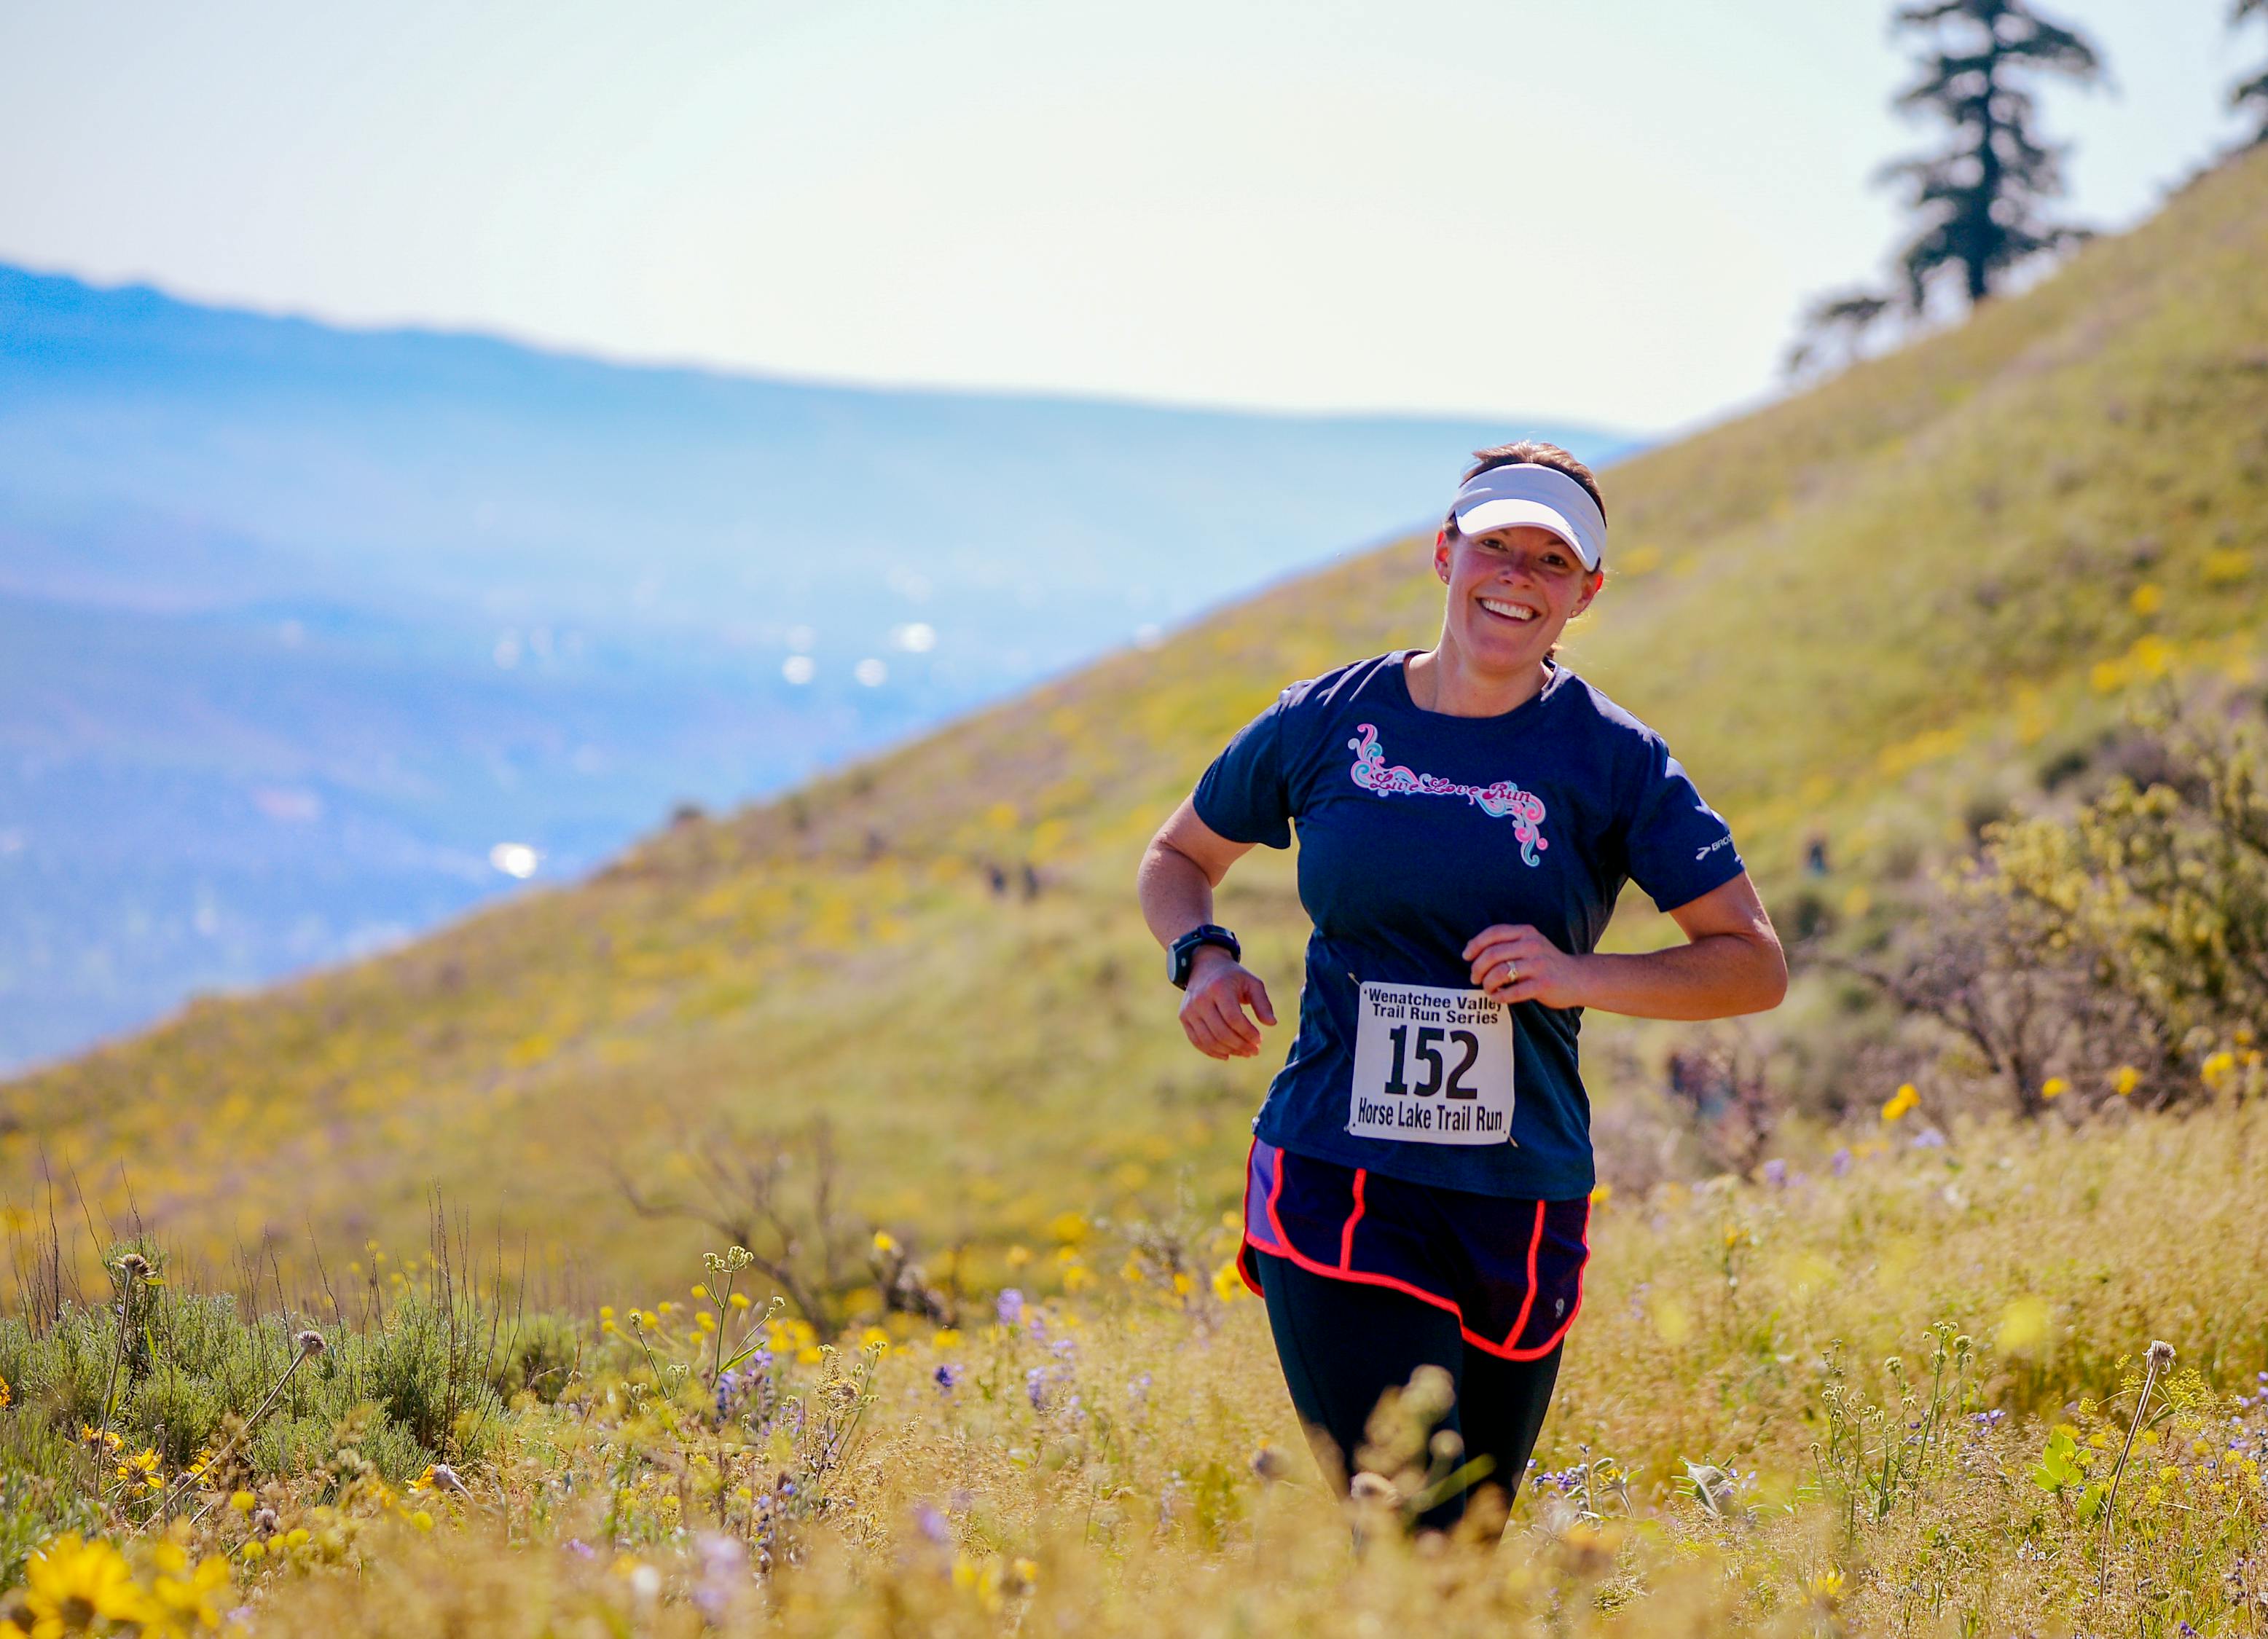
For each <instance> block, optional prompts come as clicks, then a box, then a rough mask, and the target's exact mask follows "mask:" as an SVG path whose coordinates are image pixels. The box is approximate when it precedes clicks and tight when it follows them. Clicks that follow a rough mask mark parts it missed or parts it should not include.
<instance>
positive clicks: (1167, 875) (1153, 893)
mask: <svg viewBox="0 0 2268 1639" xmlns="http://www.w3.org/2000/svg"><path fill="white" fill-rule="evenodd" d="M1134 891H1135V893H1136V895H1137V897H1138V898H1139V900H1141V904H1142V920H1143V921H1144V922H1147V923H1149V924H1150V932H1151V933H1152V936H1154V937H1156V939H1157V941H1158V943H1159V944H1166V945H1170V944H1173V942H1174V941H1175V940H1176V939H1178V938H1180V937H1182V935H1183V934H1185V933H1187V932H1188V931H1189V930H1190V929H1192V928H1195V927H1199V926H1201V925H1203V924H1204V923H1205V922H1211V920H1212V881H1211V878H1209V877H1207V876H1206V875H1205V872H1204V867H1203V866H1202V865H1200V864H1197V861H1196V860H1194V859H1191V858H1190V857H1189V856H1188V855H1187V854H1184V853H1182V851H1181V849H1177V848H1175V847H1174V846H1173V845H1172V844H1171V843H1170V842H1163V841H1160V842H1152V843H1151V844H1150V847H1149V851H1148V852H1146V853H1145V854H1144V855H1143V856H1142V865H1141V869H1140V870H1139V871H1137V872H1136V873H1135V877H1134Z"/></svg>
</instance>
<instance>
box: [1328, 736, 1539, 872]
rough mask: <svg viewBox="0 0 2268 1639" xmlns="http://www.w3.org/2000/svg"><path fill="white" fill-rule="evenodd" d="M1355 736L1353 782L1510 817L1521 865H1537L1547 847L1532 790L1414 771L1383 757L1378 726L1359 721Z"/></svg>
mask: <svg viewBox="0 0 2268 1639" xmlns="http://www.w3.org/2000/svg"><path fill="white" fill-rule="evenodd" d="M1355 727H1356V728H1357V729H1359V731H1361V732H1360V735H1359V738H1358V739H1351V740H1349V741H1348V742H1347V749H1348V750H1349V751H1351V752H1352V753H1354V767H1353V768H1350V769H1349V770H1347V772H1348V774H1349V775H1350V776H1351V777H1352V779H1353V781H1354V783H1356V784H1357V785H1359V786H1360V787H1362V789H1363V790H1366V791H1373V792H1375V793H1376V794H1377V795H1379V796H1381V797H1463V798H1464V799H1465V800H1466V801H1467V802H1469V803H1471V804H1472V805H1474V806H1476V807H1477V808H1478V809H1479V810H1480V811H1481V812H1483V813H1484V814H1486V815H1488V816H1489V818H1490V819H1491V820H1502V819H1505V818H1506V817H1509V818H1510V819H1511V820H1512V834H1513V836H1514V837H1516V838H1518V839H1519V842H1520V859H1521V864H1528V865H1533V864H1538V863H1540V862H1539V861H1538V860H1537V859H1536V857H1535V856H1536V855H1537V854H1538V853H1539V852H1541V851H1542V850H1543V849H1547V848H1549V847H1550V846H1551V844H1550V843H1549V842H1546V841H1544V839H1543V798H1542V797H1538V796H1537V795H1536V794H1535V792H1533V791H1523V790H1521V789H1520V787H1518V786H1517V785H1514V784H1513V783H1512V782H1511V781H1510V780H1499V781H1498V782H1497V783H1495V784H1493V785H1459V784H1458V783H1456V782H1454V780H1445V779H1442V778H1441V777H1440V775H1432V774H1418V773H1414V772H1412V771H1411V770H1410V769H1409V768H1403V767H1402V766H1401V765H1399V764H1396V763H1388V761H1386V748H1385V747H1384V746H1381V745H1380V744H1379V743H1378V730H1377V729H1376V728H1374V727H1373V726H1372V725H1371V724H1367V723H1358V724H1355Z"/></svg>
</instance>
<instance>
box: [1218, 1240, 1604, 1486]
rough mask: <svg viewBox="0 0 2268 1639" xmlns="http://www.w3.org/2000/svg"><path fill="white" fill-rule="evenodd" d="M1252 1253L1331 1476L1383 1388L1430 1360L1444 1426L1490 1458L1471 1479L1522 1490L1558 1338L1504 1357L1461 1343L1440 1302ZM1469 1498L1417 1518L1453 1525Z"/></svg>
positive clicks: (1339, 1474)
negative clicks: (1447, 1384) (1442, 1397)
mask: <svg viewBox="0 0 2268 1639" xmlns="http://www.w3.org/2000/svg"><path fill="white" fill-rule="evenodd" d="M1254 1261H1256V1263H1257V1264H1258V1265H1259V1266H1260V1290H1262V1292H1263V1293H1264V1294H1265V1295H1266V1297H1267V1299H1268V1327H1269V1329H1270V1331H1272V1332H1273V1333H1274V1334H1276V1353H1277V1356H1278V1358H1280V1359H1281V1360H1282V1361H1283V1363H1284V1382H1285V1385H1286V1386H1287V1387H1288V1388H1290V1390H1291V1391H1292V1406H1293V1407H1294V1408H1296V1409H1297V1410H1298V1412H1299V1414H1300V1422H1304V1423H1306V1424H1307V1437H1308V1439H1309V1440H1310V1441H1311V1442H1314V1444H1315V1445H1316V1451H1315V1457H1316V1460H1317V1461H1318V1462H1320V1463H1321V1464H1322V1467H1323V1472H1324V1473H1325V1474H1327V1475H1329V1477H1330V1478H1331V1480H1332V1481H1333V1483H1335V1484H1337V1486H1338V1487H1339V1488H1341V1489H1342V1490H1344V1488H1345V1486H1346V1482H1347V1474H1348V1471H1349V1470H1350V1469H1351V1468H1352V1467H1353V1466H1354V1454H1355V1452H1358V1451H1359V1450H1360V1449H1361V1447H1362V1444H1363V1427H1364V1425H1365V1424H1366V1423H1367V1422H1369V1421H1370V1414H1371V1411H1372V1408H1373V1407H1375V1406H1376V1405H1377V1404H1378V1397H1379V1396H1380V1395H1381V1394H1382V1393H1385V1392H1386V1391H1387V1390H1388V1389H1389V1388H1399V1387H1401V1386H1402V1385H1404V1384H1406V1383H1408V1382H1409V1381H1410V1373H1412V1372H1414V1371H1417V1370H1418V1367H1419V1366H1422V1365H1436V1366H1440V1368H1442V1370H1444V1371H1447V1373H1448V1374H1449V1380H1450V1381H1451V1383H1452V1384H1454V1385H1455V1388H1456V1393H1457V1398H1456V1403H1455V1404H1454V1405H1453V1406H1452V1407H1450V1408H1449V1413H1448V1415H1447V1416H1446V1417H1444V1418H1443V1419H1442V1420H1441V1422H1440V1425H1439V1426H1440V1427H1441V1428H1445V1429H1454V1430H1456V1431H1457V1433H1458V1435H1459V1436H1460V1437H1462V1439H1463V1441H1464V1443H1465V1456H1466V1459H1467V1460H1468V1461H1469V1460H1471V1459H1474V1458H1477V1457H1482V1456H1485V1457H1487V1458H1488V1459H1490V1461H1491V1465H1492V1466H1491V1469H1490V1472H1489V1475H1488V1478H1487V1479H1486V1480H1484V1481H1478V1482H1477V1483H1479V1484H1484V1485H1499V1486H1501V1487H1503V1488H1504V1494H1505V1499H1506V1501H1507V1502H1509V1501H1510V1500H1511V1499H1512V1498H1513V1496H1515V1495H1517V1493H1518V1492H1519V1489H1520V1482H1521V1478H1522V1477H1523V1476H1524V1475H1525V1474H1526V1473H1527V1470H1528V1455H1529V1453H1531V1452H1534V1451H1535V1436H1536V1431H1537V1430H1540V1429H1541V1428H1542V1427H1543V1410H1544V1407H1547V1406H1549V1405H1550V1403H1551V1388H1552V1385H1553V1384H1555V1383H1556V1382H1557V1381H1558V1378H1559V1351H1560V1349H1562V1348H1563V1347H1565V1345H1564V1344H1554V1345H1553V1346H1552V1349H1551V1352H1550V1354H1548V1355H1545V1356H1543V1357H1542V1358H1540V1359H1536V1360H1506V1359H1503V1358H1501V1357H1500V1356H1496V1355H1491V1354H1487V1353H1484V1351H1482V1350H1480V1349H1475V1348H1473V1347H1472V1346H1471V1345H1470V1344H1469V1343H1467V1342H1466V1341H1465V1340H1464V1336H1463V1334H1462V1333H1460V1332H1459V1331H1458V1329H1457V1317H1456V1316H1455V1315H1454V1314H1451V1313H1450V1312H1448V1311H1447V1310H1446V1309H1436V1308H1434V1307H1433V1306H1432V1305H1431V1304H1423V1303H1420V1302H1418V1300H1417V1299H1416V1298H1415V1297H1409V1296H1408V1295H1406V1294H1405V1293H1402V1292H1397V1291H1394V1290H1390V1289H1388V1288H1385V1287H1378V1286H1363V1285H1359V1284H1357V1283H1353V1282H1351V1281H1337V1280H1332V1279H1330V1278H1329V1276H1327V1275H1313V1274H1310V1273H1308V1271H1307V1270H1305V1269H1303V1268H1300V1267H1299V1265H1297V1264H1295V1263H1293V1262H1292V1261H1291V1260H1289V1259H1286V1258H1278V1257H1273V1256H1270V1254H1268V1253H1257V1255H1256V1257H1255V1259H1254ZM1325 1440H1328V1441H1329V1448H1326V1447H1325V1446H1324V1445H1323V1444H1322V1441H1325ZM1464 1506H1465V1499H1464V1498H1463V1497H1462V1496H1452V1497H1450V1498H1448V1499H1447V1500H1446V1501H1444V1502H1442V1503H1440V1504H1438V1505H1437V1506H1435V1507H1434V1508H1432V1509H1431V1510H1428V1511H1427V1512H1426V1514H1425V1516H1424V1518H1421V1519H1420V1520H1419V1522H1418V1523H1419V1524H1420V1525H1425V1526H1429V1527H1433V1528H1440V1527H1441V1526H1445V1525H1452V1524H1454V1523H1455V1521H1456V1520H1457V1519H1458V1518H1460V1517H1461V1516H1462V1514H1463V1512H1464Z"/></svg>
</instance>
